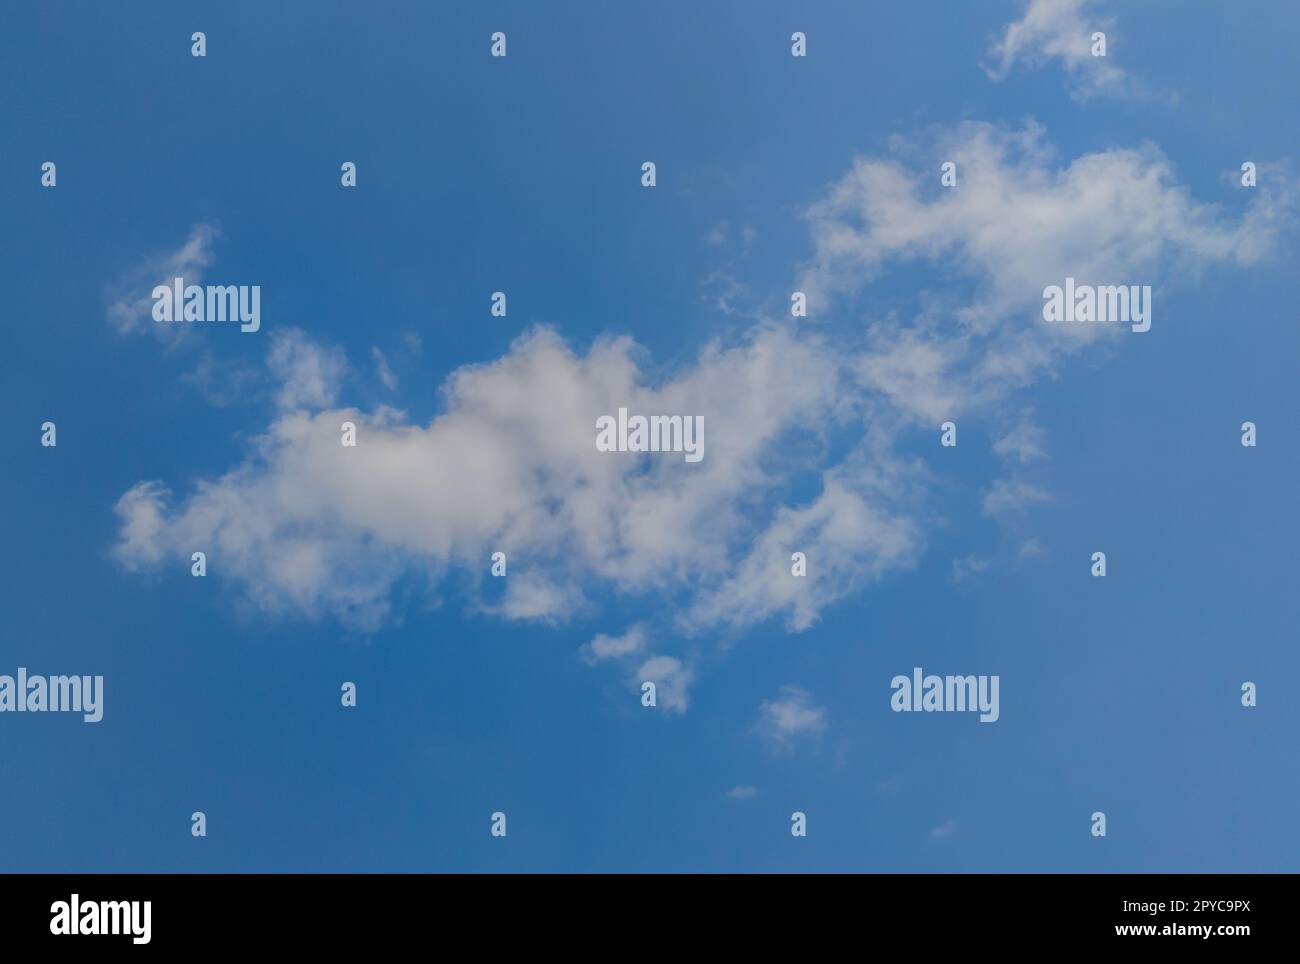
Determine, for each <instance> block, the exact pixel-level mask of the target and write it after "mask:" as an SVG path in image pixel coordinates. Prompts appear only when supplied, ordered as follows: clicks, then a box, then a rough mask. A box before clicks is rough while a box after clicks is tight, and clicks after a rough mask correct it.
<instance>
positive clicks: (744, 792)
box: [727, 784, 758, 800]
mask: <svg viewBox="0 0 1300 964" xmlns="http://www.w3.org/2000/svg"><path fill="white" fill-rule="evenodd" d="M756 796H758V787H751V786H748V785H747V784H742V785H741V786H735V787H732V788H731V789H730V790H728V791H727V799H728V800H752V799H753V798H754V797H756Z"/></svg>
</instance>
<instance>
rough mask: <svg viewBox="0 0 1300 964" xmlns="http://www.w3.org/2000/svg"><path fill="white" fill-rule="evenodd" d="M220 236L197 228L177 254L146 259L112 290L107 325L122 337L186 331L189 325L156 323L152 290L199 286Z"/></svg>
mask: <svg viewBox="0 0 1300 964" xmlns="http://www.w3.org/2000/svg"><path fill="white" fill-rule="evenodd" d="M217 235H218V232H217V229H216V228H214V227H213V226H212V225H210V224H196V225H195V226H194V227H193V229H191V231H190V235H189V237H188V238H187V239H186V240H185V243H184V244H182V245H181V246H180V247H179V248H177V249H176V250H175V251H171V252H168V253H164V254H159V255H155V256H153V257H150V258H147V259H145V261H144V262H143V263H142V264H140V265H139V267H137V268H136V269H134V270H133V271H131V272H130V274H128V275H126V276H125V277H123V278H121V279H119V280H118V281H117V283H116V284H114V285H113V286H112V288H111V289H110V292H109V296H108V300H109V304H108V322H109V324H111V325H112V326H113V327H114V328H115V329H117V331H118V333H119V334H123V335H126V334H131V333H137V332H140V331H144V330H147V329H153V330H156V331H158V332H160V333H170V332H180V331H185V330H187V327H188V326H186V325H160V324H156V323H155V322H154V321H153V304H154V302H153V295H152V292H153V289H154V288H155V287H157V286H158V285H160V284H169V283H170V282H171V281H172V279H173V278H184V279H185V283H186V284H199V283H200V282H201V281H202V280H203V272H204V269H205V268H207V267H208V266H210V265H211V264H212V262H213V260H214V255H213V253H212V242H213V241H214V240H216V238H217Z"/></svg>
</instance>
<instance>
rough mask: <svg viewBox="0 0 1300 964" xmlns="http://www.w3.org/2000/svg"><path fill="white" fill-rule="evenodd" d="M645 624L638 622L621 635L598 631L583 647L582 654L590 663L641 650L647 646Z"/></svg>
mask: <svg viewBox="0 0 1300 964" xmlns="http://www.w3.org/2000/svg"><path fill="white" fill-rule="evenodd" d="M645 640H646V631H645V625H644V624H642V623H638V624H637V625H635V626H632V627H631V628H630V629H628V630H627V632H625V633H623V635H621V636H607V635H605V634H604V633H597V634H596V636H595V638H594V639H592V641H591V642H589V643H588V644H587V645H585V646H584V647H582V650H581V656H582V658H583V660H585V661H586V662H588V663H591V664H593V665H594V664H596V663H599V662H602V661H604V660H607V659H618V658H620V657H623V656H630V655H632V654H633V653H638V652H640V651H641V650H642V649H643V648H644V647H645Z"/></svg>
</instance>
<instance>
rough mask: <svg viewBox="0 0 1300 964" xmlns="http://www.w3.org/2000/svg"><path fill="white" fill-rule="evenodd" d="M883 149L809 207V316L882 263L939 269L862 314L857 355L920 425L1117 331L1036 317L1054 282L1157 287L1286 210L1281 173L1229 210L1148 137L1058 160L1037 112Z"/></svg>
mask: <svg viewBox="0 0 1300 964" xmlns="http://www.w3.org/2000/svg"><path fill="white" fill-rule="evenodd" d="M891 154H892V156H890V157H884V158H863V159H859V160H858V161H857V162H855V163H854V165H853V167H852V169H851V170H850V171H849V173H848V174H846V175H845V176H844V177H843V178H841V179H840V180H839V181H838V182H836V183H835V184H834V185H833V187H832V189H831V191H830V193H829V195H828V196H827V197H826V198H824V199H823V200H821V201H819V202H817V203H815V204H813V205H812V206H811V207H810V209H809V212H808V216H809V221H810V224H811V227H812V232H813V238H814V241H815V243H816V254H815V256H814V257H813V259H811V261H810V263H809V264H808V265H807V266H806V268H805V270H804V272H803V274H802V278H801V285H800V287H801V288H802V290H804V291H806V292H808V294H809V299H810V302H812V303H813V304H815V305H816V306H817V310H816V311H814V314H815V315H828V316H834V315H835V314H836V312H835V311H834V308H835V306H836V305H837V303H841V302H844V301H845V300H846V299H848V298H851V296H852V295H853V294H854V293H856V292H858V291H859V290H861V289H862V288H863V287H864V286H865V285H866V284H867V283H868V282H870V281H872V280H874V279H875V278H877V277H878V276H880V275H881V274H882V273H884V272H885V271H887V270H890V269H892V268H896V267H901V266H906V265H923V266H932V267H934V268H936V269H939V270H938V271H937V272H936V274H937V275H939V276H938V277H936V278H935V281H934V285H933V287H932V288H929V289H927V290H926V300H925V303H924V304H922V305H921V306H920V307H919V308H918V310H917V313H916V316H915V317H914V318H913V319H912V321H911V322H910V323H904V322H901V321H899V320H897V319H895V318H886V319H882V320H878V321H874V322H872V323H870V324H869V325H868V340H869V344H868V349H867V350H866V351H864V352H862V353H860V354H858V355H857V356H856V359H855V362H854V368H855V372H856V375H857V378H858V379H859V381H860V382H861V383H862V385H863V386H864V387H866V388H867V389H869V390H871V391H873V392H877V393H880V394H881V395H883V396H884V397H885V398H886V399H888V401H889V402H890V403H891V404H892V405H893V406H894V407H895V408H896V409H897V410H899V411H901V412H904V413H908V414H910V415H911V416H912V417H913V418H914V419H916V420H918V421H921V422H924V423H926V424H932V423H934V422H935V421H936V420H940V419H946V418H951V417H955V415H956V414H957V413H969V412H971V411H973V410H978V409H987V408H988V407H989V406H991V405H993V404H996V403H999V402H1000V401H1001V400H1003V399H1004V398H1005V397H1006V396H1007V394H1008V393H1009V392H1011V391H1014V390H1016V389H1020V388H1023V387H1025V386H1027V385H1030V384H1032V383H1033V382H1034V381H1036V380H1038V379H1039V378H1041V377H1043V376H1044V375H1047V374H1050V373H1052V372H1054V370H1055V367H1056V365H1057V364H1058V362H1059V361H1060V359H1061V358H1062V357H1064V356H1066V355H1068V354H1070V353H1073V352H1076V351H1078V350H1080V349H1082V348H1085V347H1087V346H1089V345H1092V344H1095V343H1097V342H1099V341H1103V340H1113V339H1115V338H1117V337H1119V336H1120V334H1121V332H1120V330H1119V326H1108V325H1065V324H1055V325H1053V324H1048V323H1045V322H1043V321H1042V315H1041V309H1042V293H1043V289H1044V288H1045V287H1047V286H1048V285H1053V284H1056V285H1060V284H1063V283H1064V280H1065V278H1067V277H1073V278H1075V279H1076V280H1077V281H1078V282H1079V283H1091V284H1138V283H1145V284H1153V285H1154V286H1156V287H1157V289H1158V290H1159V288H1160V285H1161V284H1162V283H1164V282H1172V281H1173V280H1175V279H1184V278H1188V279H1190V278H1194V277H1195V275H1196V273H1197V272H1198V271H1199V270H1200V269H1202V268H1203V267H1205V266H1207V265H1211V264H1233V265H1243V266H1245V265H1251V264H1254V263H1257V262H1259V261H1261V260H1263V259H1264V258H1266V257H1268V256H1269V255H1270V254H1271V253H1272V252H1273V251H1274V250H1275V248H1276V246H1277V243H1278V240H1279V237H1280V234H1281V232H1282V230H1283V228H1284V226H1285V227H1289V226H1290V225H1291V224H1292V223H1293V211H1294V195H1293V194H1292V193H1291V192H1290V191H1289V189H1288V188H1286V187H1285V185H1283V186H1281V187H1279V188H1278V189H1277V190H1274V191H1273V192H1272V193H1268V194H1256V195H1255V196H1254V197H1253V198H1252V201H1251V202H1249V203H1248V204H1246V205H1245V207H1244V211H1243V213H1241V214H1239V215H1233V214H1230V213H1228V212H1225V211H1222V210H1220V209H1219V208H1217V207H1215V206H1213V205H1209V204H1203V203H1201V202H1198V201H1196V200H1195V199H1194V198H1192V196H1191V195H1190V193H1189V192H1188V191H1187V189H1186V188H1184V187H1182V186H1181V185H1179V184H1178V182H1177V179H1176V176H1175V172H1174V169H1173V166H1172V164H1171V163H1170V162H1169V160H1168V159H1167V158H1166V157H1165V156H1164V155H1163V154H1162V153H1161V152H1160V151H1159V150H1158V149H1157V148H1156V147H1154V146H1152V145H1142V146H1139V147H1133V148H1116V149H1113V150H1107V151H1100V152H1096V153H1090V154H1084V155H1082V156H1081V157H1077V158H1075V159H1073V160H1072V161H1069V162H1063V161H1061V160H1060V159H1059V158H1058V157H1057V156H1056V153H1055V151H1054V150H1053V149H1052V147H1051V146H1050V144H1049V143H1048V142H1047V140H1046V135H1045V131H1044V130H1043V129H1042V128H1041V127H1040V126H1038V125H1036V124H1034V123H1028V124H1027V125H1025V126H1024V127H1022V128H1016V129H1004V128H999V127H995V126H993V125H990V124H985V123H977V122H968V123H964V124H961V125H959V126H958V127H957V128H956V129H955V130H951V131H932V132H930V133H928V134H925V135H921V136H918V137H912V138H894V139H893V141H892V142H891ZM935 158H943V159H947V160H953V161H954V162H955V163H956V164H957V167H958V179H959V180H958V187H956V188H954V189H945V188H942V187H940V186H939V183H938V177H937V174H936V173H935V161H934V159H935ZM1162 323H1163V322H1162V320H1161V318H1160V316H1159V314H1158V312H1157V314H1156V315H1155V320H1154V322H1153V324H1155V325H1157V326H1158V325H1160V324H1162Z"/></svg>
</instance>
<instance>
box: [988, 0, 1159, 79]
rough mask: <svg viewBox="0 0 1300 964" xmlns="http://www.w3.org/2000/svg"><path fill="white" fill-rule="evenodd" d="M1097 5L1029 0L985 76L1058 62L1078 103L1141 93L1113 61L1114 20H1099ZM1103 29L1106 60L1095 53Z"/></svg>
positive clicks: (1087, 1)
mask: <svg viewBox="0 0 1300 964" xmlns="http://www.w3.org/2000/svg"><path fill="white" fill-rule="evenodd" d="M1093 7H1094V4H1093V3H1092V2H1091V0H1029V2H1028V3H1027V4H1026V6H1025V13H1024V16H1022V17H1021V18H1020V19H1019V20H1016V21H1014V22H1012V23H1009V24H1007V25H1006V27H1005V28H1003V31H1002V35H1001V37H1000V38H999V39H998V40H997V41H996V42H995V43H994V44H993V45H992V47H991V48H990V50H989V56H990V58H992V60H993V61H994V62H993V63H992V64H991V65H986V66H985V68H984V69H985V72H986V73H987V74H988V75H989V77H990V78H991V79H993V80H1002V79H1003V78H1005V77H1006V76H1007V75H1008V74H1009V73H1010V72H1011V71H1012V69H1013V68H1014V67H1015V66H1016V65H1017V64H1019V63H1023V64H1025V65H1027V66H1030V67H1039V66H1042V65H1044V64H1047V63H1050V62H1056V63H1059V64H1060V65H1061V67H1062V69H1063V70H1065V72H1066V75H1067V76H1068V77H1069V79H1070V85H1071V93H1072V96H1074V97H1075V98H1076V99H1077V100H1087V99H1089V98H1091V97H1095V96H1097V95H1100V94H1108V95H1118V94H1123V93H1129V92H1136V89H1135V88H1134V87H1133V85H1132V83H1131V81H1130V79H1129V77H1128V76H1127V75H1126V74H1125V73H1124V71H1123V70H1122V69H1121V68H1119V67H1117V66H1116V65H1115V64H1114V62H1113V61H1112V60H1111V58H1110V49H1109V45H1110V43H1111V42H1112V41H1113V40H1114V35H1115V24H1114V21H1113V20H1111V19H1109V18H1102V17H1099V16H1097V15H1096V14H1095V13H1094V12H1093V10H1092V8H1093ZM1098 31H1101V32H1103V33H1105V34H1106V41H1107V51H1106V56H1104V57H1094V56H1093V54H1092V35H1093V34H1094V33H1095V32H1098Z"/></svg>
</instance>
